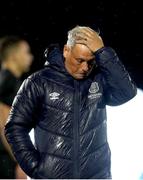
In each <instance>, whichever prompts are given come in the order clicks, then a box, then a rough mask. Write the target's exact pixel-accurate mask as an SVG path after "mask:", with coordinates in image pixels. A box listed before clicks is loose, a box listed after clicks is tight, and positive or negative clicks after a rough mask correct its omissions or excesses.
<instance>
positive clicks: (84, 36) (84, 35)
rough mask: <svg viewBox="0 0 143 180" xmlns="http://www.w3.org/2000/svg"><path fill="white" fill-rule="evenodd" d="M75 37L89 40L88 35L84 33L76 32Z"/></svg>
mask: <svg viewBox="0 0 143 180" xmlns="http://www.w3.org/2000/svg"><path fill="white" fill-rule="evenodd" d="M76 37H81V38H83V39H84V38H90V35H89V34H88V33H86V32H82V31H81V32H77V33H76Z"/></svg>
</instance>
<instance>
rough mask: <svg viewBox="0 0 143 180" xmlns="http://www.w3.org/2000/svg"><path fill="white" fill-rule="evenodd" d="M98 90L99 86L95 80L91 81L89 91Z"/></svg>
mask: <svg viewBox="0 0 143 180" xmlns="http://www.w3.org/2000/svg"><path fill="white" fill-rule="evenodd" d="M98 91H99V86H98V83H97V82H93V83H92V84H91V86H90V88H89V92H90V93H97V92H98Z"/></svg>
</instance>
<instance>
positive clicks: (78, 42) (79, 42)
mask: <svg viewBox="0 0 143 180" xmlns="http://www.w3.org/2000/svg"><path fill="white" fill-rule="evenodd" d="M75 43H76V44H84V45H87V40H85V39H79V40H76V41H75Z"/></svg>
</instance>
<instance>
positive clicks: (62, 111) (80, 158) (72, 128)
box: [5, 47, 136, 179]
mask: <svg viewBox="0 0 143 180" xmlns="http://www.w3.org/2000/svg"><path fill="white" fill-rule="evenodd" d="M95 57H96V63H97V66H98V67H96V68H95V69H94V70H93V71H92V73H91V74H90V75H89V77H88V78H86V79H83V80H76V79H74V78H73V77H72V76H70V75H69V74H68V72H67V71H66V69H65V67H64V59H63V56H62V53H61V52H60V50H59V49H58V48H57V47H55V48H53V50H52V51H50V52H49V55H48V57H47V58H48V63H49V64H48V63H47V64H48V65H47V66H46V67H45V68H44V69H43V70H40V71H39V72H36V73H34V74H33V75H31V76H30V77H28V78H27V79H26V80H25V81H24V83H23V85H22V86H21V88H20V90H19V92H18V94H17V96H16V98H15V100H14V102H13V105H12V109H11V112H10V115H9V118H8V122H7V124H6V127H5V134H6V137H7V140H8V142H9V143H10V145H11V147H12V150H13V152H14V155H15V157H16V159H17V161H18V163H19V164H20V166H21V167H22V169H23V170H24V171H25V172H26V173H27V174H28V175H29V176H30V177H32V178H44V179H47V178H54V179H74V178H76V179H83V178H84V179H90V178H91V179H92V178H94V179H101V178H102V179H103V178H110V177H111V173H110V149H109V146H108V142H107V131H106V129H107V121H106V105H112V106H116V105H120V104H123V103H125V102H127V101H128V100H130V99H131V98H133V97H134V96H135V94H136V87H135V85H134V84H133V83H132V81H131V78H130V77H129V75H128V73H127V71H126V70H125V68H124V66H123V65H122V63H121V62H120V61H119V58H118V56H117V54H116V53H115V51H114V50H113V49H112V48H110V47H104V48H102V49H100V50H98V51H97V52H96V53H95ZM32 128H34V130H35V131H34V135H35V144H34V145H33V144H32V142H31V140H30V137H29V132H30V130H31V129H32Z"/></svg>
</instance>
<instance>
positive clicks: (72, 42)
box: [67, 26, 88, 47]
mask: <svg viewBox="0 0 143 180" xmlns="http://www.w3.org/2000/svg"><path fill="white" fill-rule="evenodd" d="M85 28H88V27H86V26H76V27H75V28H73V29H71V30H70V31H69V32H68V40H67V45H68V46H70V47H73V46H74V45H75V42H76V35H77V34H78V33H79V32H81V30H82V29H85Z"/></svg>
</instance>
